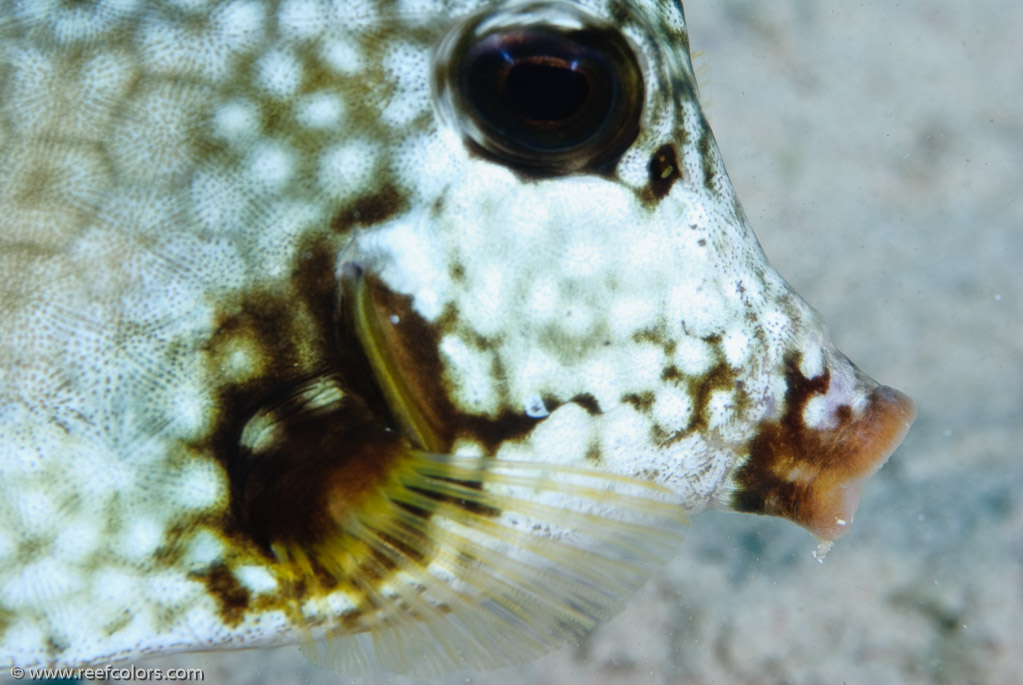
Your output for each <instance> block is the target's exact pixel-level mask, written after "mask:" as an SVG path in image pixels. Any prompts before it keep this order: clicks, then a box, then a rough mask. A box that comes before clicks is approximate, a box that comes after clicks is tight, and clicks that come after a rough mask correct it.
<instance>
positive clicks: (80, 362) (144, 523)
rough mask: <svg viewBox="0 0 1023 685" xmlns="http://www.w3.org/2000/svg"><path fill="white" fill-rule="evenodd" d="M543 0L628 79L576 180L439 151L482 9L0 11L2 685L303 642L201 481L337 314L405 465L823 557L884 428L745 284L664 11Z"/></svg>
mask: <svg viewBox="0 0 1023 685" xmlns="http://www.w3.org/2000/svg"><path fill="white" fill-rule="evenodd" d="M552 6H553V7H554V9H553V10H551V11H553V12H564V13H569V14H570V13H572V12H575V11H577V10H576V9H574V8H581V9H582V11H583V12H585V13H587V14H588V15H592V16H593V17H595V18H597V19H598V20H600V21H603V22H605V25H606V26H613V27H614V29H615V30H616V31H618V32H619V34H620V35H621V36H624V38H625V40H626V41H627V43H628V44H629V45H630V46H631V48H632V50H634V51H635V53H636V55H637V58H638V64H639V65H640V68H641V70H642V79H643V83H644V85H645V89H644V91H643V98H644V99H643V106H642V111H641V115H640V119H639V130H638V134H637V135H636V137H635V140H634V141H633V142H631V144H629V145H628V147H627V149H626V150H625V151H624V153H623V154H621V155H620V157H618V158H616V159H615V160H614V164H613V165H611V166H610V168H603V169H599V170H598V169H585V168H584V169H579V170H576V171H575V172H574V173H559V174H553V175H544V174H532V173H522V172H521V170H516V169H514V168H511V167H509V166H508V165H506V164H503V163H501V162H500V160H495V159H494V158H493V156H492V155H487V154H481V153H480V151H479V150H478V149H475V148H474V147H473V146H472V145H467V144H466V142H465V140H464V139H463V135H462V133H461V131H460V129H459V128H458V121H457V120H458V118H459V117H460V116H461V114H462V113H461V112H459V111H458V110H457V107H455V106H452V105H451V102H450V101H446V100H445V99H444V85H445V84H444V72H443V68H442V66H440V65H439V64H438V62H437V60H438V58H437V54H438V53H437V52H436V51H437V49H438V45H441V44H442V41H443V39H444V37H445V36H448V35H451V32H452V31H458V30H459V28H458V27H459V26H464V25H465V22H467V21H470V18H471V17H473V16H478V14H477V13H480V12H485V13H486V14H487V15H488V16H489V15H494V16H500V14H501V13H502V12H504V13H508V12H516V11H519V10H518V9H517V8H516V6H508V5H506V4H503V3H489V2H484V1H483V0H456V1H443V0H404V1H396V2H384V1H382V0H379V1H378V0H374V1H370V0H355V1H340V0H339V1H336V2H327V1H320V0H282V1H280V2H275V1H270V0H230V1H226V2H220V1H218V0H179V1H174V2H164V3H159V2H150V1H148V0H113V1H110V2H103V1H100V2H95V3H80V2H74V1H72V0H66V1H62V0H54V1H52V2H44V1H38V2H36V1H31V0H27V1H17V2H13V1H7V2H3V3H2V4H0V288H2V294H0V317H2V318H0V330H2V331H3V333H2V335H0V435H2V444H0V470H2V482H0V662H5V663H6V664H17V665H20V666H25V667H28V666H32V665H38V664H58V665H80V664H85V663H94V662H99V661H104V660H110V659H116V658H124V657H129V656H137V655H140V654H145V653H161V652H170V651H181V650H189V649H205V648H210V647H245V646H256V645H268V644H280V643H287V642H294V641H296V640H300V639H302V638H303V636H304V635H305V634H306V633H307V631H308V629H307V628H305V627H303V626H302V625H301V620H298V621H296V619H295V613H294V611H290V613H289V610H288V609H287V608H286V607H285V604H286V600H289V599H291V597H290V596H289V595H288V592H296V590H295V589H294V588H292V589H291V590H288V589H287V588H286V587H285V586H286V585H287V582H288V578H287V577H286V576H285V575H282V571H281V570H280V569H281V564H280V563H279V562H280V559H279V558H278V559H275V558H274V557H273V555H271V554H268V553H267V549H266V547H267V541H266V540H259V539H254V537H253V536H252V535H251V534H249V533H250V532H251V531H249V530H248V529H247V528H246V524H245V522H244V521H242V522H240V521H239V507H240V506H241V505H239V503H238V501H237V500H238V497H239V492H240V489H244V488H243V486H241V485H239V484H238V482H237V480H238V478H239V476H238V475H237V466H236V465H233V464H236V462H232V459H235V460H237V459H239V457H238V450H239V447H238V444H239V441H242V442H243V443H245V441H246V440H248V441H249V443H246V444H248V446H249V448H250V449H251V450H252V451H258V450H257V448H256V447H252V445H255V444H262V443H260V442H259V441H260V440H262V439H264V438H261V437H260V434H259V431H258V430H257V428H259V425H256V424H252V423H249V429H248V430H249V432H248V433H245V435H244V436H243V435H242V433H243V429H244V428H245V426H246V424H247V423H248V422H249V421H250V419H252V416H253V412H254V410H253V406H254V404H255V406H261V405H260V403H261V402H264V401H267V402H270V400H266V398H270V397H275V396H277V395H279V394H280V393H287V392H289V391H290V390H289V389H291V388H295V387H298V388H300V390H298V391H296V392H307V393H309V392H321V395H322V394H324V393H325V394H326V395H330V393H332V392H336V393H338V394H339V395H343V394H344V393H345V392H347V391H348V388H347V386H345V385H344V382H339V385H337V387H335V386H332V385H331V384H330V382H329V381H324V380H323V379H324V378H328V379H329V378H332V376H330V373H331V372H332V371H334V370H335V369H334V366H336V365H337V364H338V362H337V356H338V352H337V349H336V345H337V342H336V341H337V339H338V335H339V334H338V332H337V331H336V330H335V329H336V328H337V327H338V326H341V327H342V328H344V325H345V324H344V322H345V321H349V319H346V318H344V316H345V315H342V314H339V310H345V308H346V307H347V308H349V309H350V308H351V307H353V306H355V305H353V304H352V302H353V298H354V300H355V301H358V302H360V303H362V306H364V308H365V310H366V311H368V312H369V313H370V316H372V317H375V318H374V321H375V322H376V323H375V324H374V325H376V326H377V328H376V329H373V330H374V331H375V332H374V333H372V334H371V335H370V343H369V344H368V346H369V347H370V348H373V347H374V346H375V345H376V346H379V348H380V349H383V350H386V351H387V352H388V354H391V355H392V357H390V358H389V359H390V361H389V362H387V364H388V366H387V368H388V369H391V370H393V371H395V372H397V375H398V376H399V377H400V378H403V379H405V380H404V381H403V382H405V383H406V384H407V388H406V389H408V388H410V389H411V390H408V392H409V393H411V394H409V395H407V396H406V403H405V405H402V409H406V408H408V407H416V408H418V409H417V411H422V412H423V416H422V417H421V418H420V419H419V424H418V425H421V426H427V427H428V432H429V433H430V435H431V437H430V439H429V440H427V439H425V438H424V439H422V440H418V441H417V440H416V439H413V438H409V440H411V442H412V443H414V444H418V445H419V446H420V447H423V446H424V444H425V445H426V446H430V447H431V448H432V449H434V450H437V451H443V452H452V453H457V454H459V455H463V456H465V457H472V456H485V457H486V458H489V459H495V460H497V461H498V462H500V461H501V460H506V461H508V462H509V463H511V462H515V463H521V462H535V463H539V464H551V465H561V466H564V467H566V468H579V469H592V470H594V471H595V472H608V473H612V474H620V475H621V476H625V477H635V478H639V479H644V480H649V481H653V482H655V483H657V484H659V485H663V486H666V487H667V488H669V489H670V490H671V491H672V492H673V493H674V495H673V501H674V502H675V503H677V505H678V506H680V507H681V508H682V509H683V510H685V511H689V512H696V511H699V510H701V509H705V508H707V507H709V506H719V507H726V508H731V509H735V510H738V511H748V512H754V513H768V514H777V515H781V516H786V517H788V518H790V519H792V520H794V521H796V522H797V523H799V524H801V525H803V526H804V527H806V528H808V529H809V530H810V531H811V532H812V533H813V534H814V535H815V536H816V537H817V538H818V539H819V540H823V541H827V540H832V539H834V538H836V537H838V536H839V535H841V533H842V532H843V531H844V529H845V526H846V524H847V523H848V522H849V521H850V520H851V517H852V513H853V512H854V511H855V508H856V503H857V499H858V490H859V486H860V484H861V483H862V481H863V480H865V479H866V478H867V477H869V476H870V475H871V474H872V473H873V472H874V471H876V469H878V468H879V467H880V465H881V464H882V463H883V462H884V460H885V459H887V457H888V455H889V454H890V453H891V451H892V450H894V448H895V446H896V445H897V444H898V442H899V441H900V440H901V438H902V436H903V435H904V434H905V431H906V429H907V428H908V425H909V423H910V422H911V421H912V417H913V410H912V405H911V404H910V403H909V401H908V400H907V399H906V398H905V397H904V396H902V395H901V394H899V393H897V392H896V391H894V390H891V389H889V388H886V387H884V386H879V385H878V384H876V383H875V382H874V381H873V380H871V379H870V378H868V377H867V376H865V375H864V374H863V373H861V372H860V371H859V370H858V369H857V368H856V367H855V366H853V365H852V364H851V363H850V362H849V361H848V360H847V359H846V358H845V357H844V356H842V355H841V353H839V352H838V351H837V350H835V349H834V348H833V347H832V345H831V343H830V341H829V339H828V335H827V333H826V331H825V328H824V324H823V322H822V321H821V318H820V316H819V315H818V314H817V313H816V312H814V311H813V310H812V309H811V308H810V307H809V306H808V305H807V304H806V303H805V302H804V301H803V300H802V299H801V298H800V297H799V296H798V295H796V294H795V293H794V292H793V291H792V290H791V289H790V288H789V286H788V285H787V284H786V283H785V281H784V280H783V279H782V278H781V277H780V276H779V275H778V274H777V273H776V272H775V271H774V270H773V269H772V268H771V267H770V265H769V264H768V263H767V261H766V259H765V257H764V255H763V253H762V251H761V249H760V246H759V244H758V243H757V240H756V238H755V237H754V235H753V233H752V231H751V229H750V228H749V225H748V222H747V220H746V217H745V215H744V213H743V211H742V208H741V206H740V204H739V202H738V200H737V198H736V196H735V193H734V191H733V189H732V186H731V184H730V182H729V180H728V177H727V175H726V173H725V169H724V167H723V165H722V162H721V159H720V157H719V155H718V151H717V147H716V144H715V142H714V140H713V137H712V134H711V131H710V129H709V127H708V125H707V123H706V121H705V119H704V116H703V114H702V112H701V109H700V106H699V103H698V100H697V86H696V83H695V79H694V76H693V72H692V67H691V64H690V61H689V56H688V38H687V35H686V32H685V24H684V18H683V14H682V7H681V5H680V4H676V3H666V2H653V1H652V0H651V1H647V2H633V3H626V2H622V1H620V0H606V1H605V0H579V2H577V3H573V4H572V5H571V6H568V5H556V6H555V5H551V4H550V3H537V5H536V7H535V8H534V9H535V10H536V11H541V9H542V8H545V7H548V8H549V7H552ZM346 284H347V285H346ZM353 293H359V294H358V295H355V294H353ZM339 300H340V301H341V302H342V304H339ZM339 322H342V323H339ZM345 335H352V333H351V331H347V332H346V331H342V332H341V333H340V336H341V338H344V337H345ZM363 344H366V340H363ZM371 366H372V364H371ZM374 368H377V367H374ZM308 379H320V380H319V381H309V380H308ZM316 382H321V383H325V385H321V386H315V383H316ZM303 383H313V384H314V388H313V390H312V391H310V390H309V387H310V386H309V385H302V384H303ZM317 388H318V389H317ZM385 399H386V398H385ZM289 401H291V400H289ZM271 405H272V402H271ZM391 405H392V409H393V402H391ZM267 411H268V412H270V414H267V415H272V411H271V410H267ZM268 421H269V419H268ZM257 423H258V422H257ZM399 423H400V421H399ZM253 425H255V426H256V427H255V428H253V427H252V426H253ZM400 428H407V426H404V425H401V426H400ZM268 430H269V429H268ZM396 430H397V428H395V425H393V424H391V425H389V427H388V429H387V431H386V432H387V434H388V435H391V434H393V433H394V432H395V431H396ZM398 432H401V431H398ZM267 435H270V437H269V438H265V440H269V441H271V442H273V441H274V440H277V439H279V438H278V437H275V435H276V434H273V433H272V431H270V432H269V433H267ZM240 436H241V437H240ZM339 449H342V450H343V448H339ZM232 469H234V470H232ZM484 487H486V485H485V484H484ZM274 521H276V519H274ZM266 525H276V523H274V522H271V523H268V524H266ZM282 525H283V524H282ZM257 537H258V536H257ZM423 563H428V560H427V561H425V562H423ZM295 587H300V586H295ZM344 592H345V589H344V588H339V589H338V590H337V591H336V593H335V594H337V595H338V596H339V597H340V595H343V594H344ZM300 599H301V598H300ZM331 601H333V600H331ZM345 601H346V600H345V599H344V597H340V598H338V599H337V602H338V606H339V607H342V609H339V610H338V611H339V613H341V612H343V611H345V610H346V609H344V607H348V606H349V605H348V604H345ZM353 625H356V627H358V625H361V624H353ZM454 662H455V663H458V661H457V659H454Z"/></svg>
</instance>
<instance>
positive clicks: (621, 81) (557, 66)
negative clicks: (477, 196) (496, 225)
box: [435, 4, 644, 176]
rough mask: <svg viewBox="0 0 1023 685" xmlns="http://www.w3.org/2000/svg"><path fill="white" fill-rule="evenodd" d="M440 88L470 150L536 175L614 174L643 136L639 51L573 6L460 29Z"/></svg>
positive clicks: (449, 43)
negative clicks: (641, 132)
mask: <svg viewBox="0 0 1023 685" xmlns="http://www.w3.org/2000/svg"><path fill="white" fill-rule="evenodd" d="M435 85H436V86H437V87H436V91H437V93H438V101H439V106H438V109H439V110H440V111H441V113H442V115H443V116H445V117H446V118H447V119H448V120H449V121H450V122H452V123H453V124H454V125H455V127H456V128H457V129H458V130H460V132H461V133H462V135H463V137H465V138H466V140H467V142H468V143H469V145H470V147H472V148H473V149H475V150H476V151H478V152H480V153H482V154H483V155H485V156H487V157H488V158H491V159H493V160H495V161H498V162H500V163H503V164H505V165H507V166H509V167H511V168H514V169H517V170H519V171H522V172H524V173H527V174H530V175H535V176H557V175H563V174H569V173H575V172H580V171H601V170H606V169H610V168H611V167H613V166H614V164H615V163H616V162H617V161H618V158H619V157H621V155H622V154H623V153H624V152H625V151H626V150H627V149H628V147H629V146H630V145H631V144H632V142H633V141H634V140H635V139H636V136H637V135H638V133H639V122H640V115H641V113H642V108H643V93H644V89H643V78H642V71H641V69H640V65H639V61H638V60H637V58H636V54H635V52H634V51H633V49H632V48H631V47H630V45H629V42H628V41H627V40H626V38H625V37H624V36H623V35H622V34H621V33H620V32H619V31H618V30H616V29H615V28H613V27H611V26H607V25H605V24H603V23H601V22H600V21H599V20H597V19H595V18H593V17H591V16H589V15H587V14H585V13H583V12H582V11H581V10H579V9H577V8H574V7H571V6H567V5H560V4H554V5H549V6H533V5H531V6H528V7H525V8H520V9H518V10H517V11H512V12H508V13H506V14H505V15H500V14H499V15H497V16H496V17H495V16H493V15H490V16H488V17H487V18H486V19H485V20H482V19H476V20H470V21H469V22H467V23H466V24H463V25H462V26H459V27H457V28H456V29H455V30H454V31H453V32H452V33H451V34H449V37H448V38H447V39H446V40H445V42H444V43H443V44H442V45H441V48H440V50H439V56H438V62H437V73H436V84H435Z"/></svg>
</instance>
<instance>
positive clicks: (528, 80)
mask: <svg viewBox="0 0 1023 685" xmlns="http://www.w3.org/2000/svg"><path fill="white" fill-rule="evenodd" d="M589 94H590V86H589V83H588V82H587V79H586V77H585V76H583V75H582V74H581V73H579V72H578V71H574V70H573V69H572V68H571V67H570V66H569V65H567V64H565V63H564V62H562V61H561V60H557V62H555V63H553V64H552V63H551V60H544V61H543V62H539V61H526V60H519V61H518V62H517V63H516V64H515V65H514V66H512V68H511V69H510V70H509V71H508V73H507V75H506V76H505V81H504V92H503V96H504V101H505V103H506V104H507V106H508V107H509V108H510V109H511V110H512V111H513V112H515V114H517V115H518V116H520V117H522V118H523V119H530V120H532V121H536V122H544V121H552V122H553V121H561V120H564V119H568V118H569V117H571V116H572V115H573V114H576V113H577V112H578V111H579V110H580V109H582V107H583V105H584V104H585V103H586V98H587V97H588V96H589Z"/></svg>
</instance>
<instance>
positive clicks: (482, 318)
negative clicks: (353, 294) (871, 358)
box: [342, 2, 913, 541]
mask: <svg viewBox="0 0 1023 685" xmlns="http://www.w3.org/2000/svg"><path fill="white" fill-rule="evenodd" d="M444 31H445V33H444V35H443V37H442V38H440V39H439V40H437V41H436V43H435V46H434V47H433V48H432V53H431V58H430V60H429V61H427V60H425V59H424V61H423V63H422V69H423V73H421V75H420V76H419V77H418V79H417V80H418V81H419V82H420V83H425V82H426V80H427V78H430V79H432V87H431V89H430V91H429V92H428V93H427V92H426V90H425V88H424V89H423V90H422V91H421V92H420V94H419V98H418V103H419V104H418V111H419V112H420V113H421V114H420V116H422V117H423V119H424V120H425V121H427V122H428V123H427V124H426V125H425V126H424V127H422V128H420V129H417V130H416V132H415V133H413V134H411V135H410V136H409V138H407V139H405V140H404V141H403V142H402V144H400V145H398V146H396V147H395V150H397V151H400V152H398V153H397V154H398V155H399V157H398V158H397V159H396V160H395V162H394V163H392V165H390V167H391V168H392V169H393V171H394V173H395V174H396V184H397V186H398V187H400V188H401V189H402V190H401V191H400V192H399V193H398V195H399V196H400V197H401V198H403V199H402V200H401V202H402V203H403V207H404V211H402V212H401V213H400V216H395V217H393V218H389V219H388V220H385V221H382V222H379V223H377V224H376V225H374V226H373V228H372V229H371V230H366V231H361V232H358V233H356V235H355V237H354V239H353V242H352V244H351V245H350V246H349V249H348V250H347V251H346V253H345V254H344V256H343V258H342V262H344V263H345V264H348V265H350V266H351V267H354V268H356V269H357V270H358V271H359V272H360V273H361V272H362V271H365V276H360V277H359V278H368V279H369V284H368V285H367V286H366V289H367V292H368V294H367V295H366V302H367V303H371V304H370V305H368V307H367V311H368V312H371V314H372V318H373V320H374V322H375V323H374V325H373V327H372V330H373V331H374V332H373V333H372V334H369V335H367V336H364V337H363V339H362V342H363V344H366V345H368V346H371V347H372V346H374V345H376V346H383V347H386V348H389V349H391V350H392V351H393V352H394V353H395V354H396V359H397V358H400V359H401V360H403V361H401V362H395V363H396V364H397V366H396V367H395V368H394V369H393V372H394V373H395V374H396V375H399V376H403V377H404V378H405V379H406V381H407V384H408V386H409V387H410V388H412V390H411V391H410V393H408V394H407V395H406V396H405V399H406V400H407V402H406V405H409V404H411V405H415V406H417V407H420V408H422V409H420V410H419V411H423V412H425V413H424V414H423V415H422V416H421V417H420V419H421V422H422V421H425V422H426V423H428V424H429V425H430V428H429V430H430V431H431V432H433V433H435V434H436V435H437V436H438V437H439V438H440V440H441V442H442V443H444V445H445V449H447V448H450V446H451V445H452V444H454V443H458V444H459V448H460V449H466V450H469V451H474V450H475V451H477V452H493V451H494V450H495V449H500V448H501V447H502V446H503V448H504V449H507V450H508V451H509V453H511V452H514V453H515V454H518V455H520V456H525V457H528V458H530V459H536V460H540V461H547V462H558V461H565V462H567V463H576V464H590V465H594V466H598V467H601V468H608V469H610V470H612V471H615V472H619V473H624V474H627V475H630V476H636V477H652V478H653V479H655V480H656V481H657V482H659V483H662V484H664V485H666V486H668V487H670V488H671V489H672V490H673V491H675V492H676V493H679V494H680V496H681V501H682V504H683V505H684V506H685V507H686V508H687V509H689V510H690V511H699V510H700V509H702V508H705V507H706V506H723V507H726V508H731V509H736V510H739V511H746V512H756V513H767V514H775V515H780V516H784V517H787V518H790V519H792V520H794V521H796V522H797V523H799V524H800V525H802V526H804V527H806V528H807V529H808V530H810V531H811V532H812V533H813V534H814V535H815V536H816V537H817V538H818V539H819V540H821V541H830V540H833V539H835V538H837V537H838V536H839V535H841V534H842V533H843V532H844V531H845V530H846V526H847V524H848V523H849V522H850V521H851V520H852V517H853V514H854V512H855V510H856V506H857V501H858V496H859V488H860V486H861V484H862V482H863V481H864V480H865V479H866V478H867V477H868V476H869V475H871V474H872V473H873V472H874V471H876V470H877V469H878V468H879V467H880V465H881V464H882V463H884V461H885V460H886V459H887V457H888V455H889V454H890V453H891V452H892V450H893V449H894V447H895V445H897V444H898V442H899V441H900V440H901V438H902V436H903V435H904V434H905V431H906V429H907V427H908V425H909V423H910V422H911V420H912V415H913V410H912V406H911V404H910V403H909V401H908V400H907V399H906V398H905V396H903V395H901V394H900V393H898V392H897V391H894V390H891V389H889V388H886V387H883V386H879V385H878V384H877V383H875V382H874V381H872V380H871V379H869V377H867V376H866V375H865V374H863V373H861V372H860V371H859V370H858V369H857V368H856V367H855V366H854V365H852V364H851V363H850V362H849V361H848V360H847V359H846V358H845V357H844V356H843V355H842V354H841V353H840V352H838V351H837V350H836V349H835V348H834V346H833V345H832V344H831V342H830V339H829V337H828V334H827V331H826V327H825V325H824V323H823V320H822V319H821V317H820V316H819V315H818V314H817V313H816V312H815V311H814V310H813V309H812V308H811V307H810V306H808V305H807V304H806V303H805V301H804V300H803V299H802V298H801V297H800V296H799V295H797V294H796V293H795V292H794V291H793V290H792V289H791V287H789V285H788V284H787V283H786V282H785V281H784V280H783V279H782V278H781V277H780V276H779V275H778V273H777V272H776V271H775V270H774V269H773V268H772V267H771V266H770V265H769V264H768V262H767V260H766V258H765V256H764V254H763V251H762V250H761V248H760V245H759V243H758V242H757V240H756V237H755V236H754V234H753V232H752V230H751V229H750V227H749V222H748V221H747V218H746V216H745V213H744V212H743V210H742V207H741V205H740V203H739V200H738V198H737V197H736V194H735V192H734V190H733V188H732V185H731V183H730V181H729V179H728V176H727V173H726V172H725V169H724V165H723V163H722V160H721V157H720V155H719V153H718V150H717V146H716V143H715V141H714V138H713V134H712V133H711V129H710V127H709V125H708V123H707V120H706V118H705V117H704V115H703V112H702V110H701V108H700V105H699V98H698V87H697V83H696V79H695V76H694V72H693V68H692V64H691V60H690V56H689V51H688V37H687V34H686V31H685V20H684V16H683V13H682V8H681V6H680V5H678V4H672V3H657V4H656V5H655V6H648V5H646V4H644V3H631V4H628V3H601V2H594V3H558V2H553V3H505V4H500V3H499V4H496V5H494V4H486V5H485V6H482V9H479V8H477V9H476V11H475V13H473V12H470V13H469V14H468V15H467V16H466V17H463V18H461V19H458V20H457V21H455V22H453V23H451V24H449V25H447V26H445V27H444ZM427 69H429V72H427ZM399 78H404V77H399ZM395 106H396V104H395V103H394V102H389V103H388V104H387V107H395ZM415 109H416V107H413V106H411V105H408V106H407V109H406V110H404V111H412V110H415ZM381 116H386V114H385V111H381ZM356 280H358V279H355V280H350V281H348V282H349V283H350V284H352V283H355V281H356ZM353 329H359V327H358V326H353ZM363 329H364V330H369V329H366V328H365V327H363ZM513 417H518V418H519V420H518V421H514V420H512V419H513ZM530 419H531V420H532V421H533V423H530Z"/></svg>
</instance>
